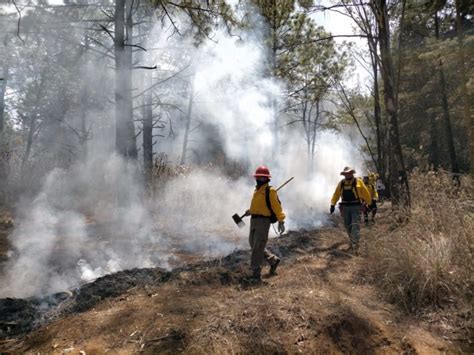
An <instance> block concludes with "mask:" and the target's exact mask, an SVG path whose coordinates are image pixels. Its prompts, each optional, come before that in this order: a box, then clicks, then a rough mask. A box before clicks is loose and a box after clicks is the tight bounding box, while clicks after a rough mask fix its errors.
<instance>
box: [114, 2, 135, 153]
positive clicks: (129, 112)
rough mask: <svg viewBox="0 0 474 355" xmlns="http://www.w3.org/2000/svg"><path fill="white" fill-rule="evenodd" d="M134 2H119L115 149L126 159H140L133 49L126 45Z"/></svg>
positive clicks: (116, 37)
mask: <svg viewBox="0 0 474 355" xmlns="http://www.w3.org/2000/svg"><path fill="white" fill-rule="evenodd" d="M131 3H132V2H131V1H130V0H127V1H125V0H116V1H115V38H114V49H115V139H116V141H115V146H116V149H117V152H118V153H119V154H120V155H122V156H123V157H125V158H130V159H136V158H137V146H136V139H135V126H134V123H133V105H132V47H130V46H125V44H126V43H125V33H126V34H127V41H128V43H127V44H130V42H131V41H132V25H133V23H132V16H131V13H132V11H131ZM126 5H127V6H126ZM125 8H126V10H127V16H125ZM125 20H126V21H125Z"/></svg>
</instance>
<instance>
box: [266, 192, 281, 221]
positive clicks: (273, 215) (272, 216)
mask: <svg viewBox="0 0 474 355" xmlns="http://www.w3.org/2000/svg"><path fill="white" fill-rule="evenodd" d="M265 202H266V203H267V208H268V209H269V210H270V223H275V222H277V221H278V219H277V216H276V214H275V212H273V209H272V204H271V202H270V186H267V187H266V188H265Z"/></svg>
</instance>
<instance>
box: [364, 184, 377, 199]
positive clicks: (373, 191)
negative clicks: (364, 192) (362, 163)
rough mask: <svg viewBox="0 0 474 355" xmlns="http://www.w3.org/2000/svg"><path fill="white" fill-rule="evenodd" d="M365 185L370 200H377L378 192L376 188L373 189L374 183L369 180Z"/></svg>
mask: <svg viewBox="0 0 474 355" xmlns="http://www.w3.org/2000/svg"><path fill="white" fill-rule="evenodd" d="M366 186H367V189H368V190H369V192H370V196H371V197H372V200H378V199H379V194H378V192H377V190H376V189H375V186H374V184H372V183H371V182H369V184H368V185H366Z"/></svg>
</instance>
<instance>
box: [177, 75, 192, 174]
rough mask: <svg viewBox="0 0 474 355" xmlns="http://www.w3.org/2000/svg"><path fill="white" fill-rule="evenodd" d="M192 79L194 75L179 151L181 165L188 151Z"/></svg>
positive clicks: (184, 161) (184, 162)
mask: <svg viewBox="0 0 474 355" xmlns="http://www.w3.org/2000/svg"><path fill="white" fill-rule="evenodd" d="M193 80H194V77H191V86H190V92H189V102H188V110H187V112H186V128H185V130H184V138H183V151H182V153H181V161H180V162H179V163H180V164H181V165H184V164H186V154H187V152H188V140H189V131H190V130H191V120H192V113H193V97H194V83H193Z"/></svg>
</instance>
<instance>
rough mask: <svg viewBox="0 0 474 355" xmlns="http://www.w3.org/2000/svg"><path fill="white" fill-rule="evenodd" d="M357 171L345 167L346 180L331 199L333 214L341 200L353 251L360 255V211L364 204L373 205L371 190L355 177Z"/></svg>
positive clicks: (342, 173)
mask: <svg viewBox="0 0 474 355" xmlns="http://www.w3.org/2000/svg"><path fill="white" fill-rule="evenodd" d="M355 173H356V171H355V170H354V169H352V168H349V167H345V168H344V170H343V171H342V172H341V175H343V176H344V179H343V180H341V181H340V182H339V184H337V187H336V190H335V191H334V194H333V196H332V199H331V208H330V212H331V214H333V213H334V211H335V206H336V203H337V202H338V201H339V199H340V198H341V199H342V201H341V203H340V204H339V209H340V211H341V215H342V217H343V219H344V226H345V227H346V231H347V234H348V235H349V239H350V242H351V247H352V251H353V252H354V253H356V254H357V253H358V249H359V238H360V210H361V206H362V204H363V203H365V204H366V206H370V205H371V204H372V198H371V196H370V193H369V190H367V187H366V186H365V184H364V182H363V181H362V180H361V179H358V178H356V177H354V174H355Z"/></svg>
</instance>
